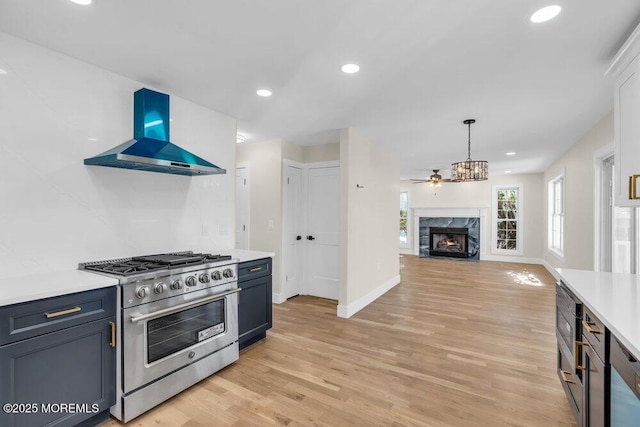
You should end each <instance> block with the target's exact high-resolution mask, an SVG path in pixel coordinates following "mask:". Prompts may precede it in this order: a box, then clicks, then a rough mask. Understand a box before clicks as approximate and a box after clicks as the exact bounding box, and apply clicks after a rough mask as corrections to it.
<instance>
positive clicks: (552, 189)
mask: <svg viewBox="0 0 640 427" xmlns="http://www.w3.org/2000/svg"><path fill="white" fill-rule="evenodd" d="M548 192H549V204H548V209H549V219H548V223H547V228H548V232H549V235H548V239H547V243H548V246H549V250H550V251H552V252H554V253H555V254H557V255H559V256H561V257H562V256H563V255H564V171H563V172H561V173H560V174H559V175H558V176H556V177H555V178H553V179H552V180H551V181H549V189H548Z"/></svg>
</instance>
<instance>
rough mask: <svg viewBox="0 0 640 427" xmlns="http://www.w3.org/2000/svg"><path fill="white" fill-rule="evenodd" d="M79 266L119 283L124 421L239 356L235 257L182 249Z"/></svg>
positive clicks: (120, 411)
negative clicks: (181, 250) (112, 278)
mask: <svg viewBox="0 0 640 427" xmlns="http://www.w3.org/2000/svg"><path fill="white" fill-rule="evenodd" d="M79 268H80V269H81V270H86V271H90V272H94V273H98V274H103V275H106V276H110V277H115V278H117V279H118V280H119V283H120V286H119V288H120V290H119V298H118V305H119V307H118V309H119V310H118V313H119V316H118V325H117V331H118V335H119V337H118V338H119V339H118V345H117V346H116V347H117V351H118V359H117V378H116V381H117V396H116V405H114V406H113V407H112V408H111V413H112V414H113V415H114V416H115V417H116V418H118V419H120V420H122V421H124V422H128V421H130V420H131V419H133V418H135V417H137V416H138V415H140V414H142V413H143V412H146V411H147V410H149V409H151V408H153V407H154V406H156V405H157V404H159V403H161V402H163V401H165V400H167V399H168V398H170V397H171V396H174V395H175V394H177V393H179V392H181V391H182V390H184V389H186V388H188V387H190V386H191V385H193V384H195V383H197V382H198V381H200V380H202V379H204V378H206V377H208V376H209V375H211V374H212V373H214V372H216V371H218V370H220V369H222V368H223V367H225V366H227V365H229V364H230V363H233V362H234V361H236V360H237V359H238V292H240V289H238V283H237V260H234V259H232V258H231V257H230V256H220V255H211V254H196V253H193V252H191V251H187V252H177V253H169V254H159V255H148V256H140V257H133V258H124V259H115V260H108V261H97V262H86V263H81V264H80V265H79Z"/></svg>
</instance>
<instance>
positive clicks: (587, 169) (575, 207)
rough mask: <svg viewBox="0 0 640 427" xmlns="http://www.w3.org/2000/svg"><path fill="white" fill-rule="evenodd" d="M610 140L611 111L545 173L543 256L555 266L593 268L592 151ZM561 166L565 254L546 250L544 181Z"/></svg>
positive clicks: (593, 172)
mask: <svg viewBox="0 0 640 427" xmlns="http://www.w3.org/2000/svg"><path fill="white" fill-rule="evenodd" d="M608 144H613V111H611V112H609V113H608V114H607V115H606V116H604V117H603V118H602V119H600V121H599V122H598V123H596V124H595V125H594V126H593V128H591V129H590V130H589V131H588V132H587V133H586V134H585V135H584V136H583V137H582V138H580V140H578V142H577V143H576V144H575V145H574V146H573V147H571V148H570V149H569V150H568V151H567V152H566V153H565V154H563V155H562V156H561V157H560V158H559V159H558V160H556V161H555V162H554V163H553V164H552V165H551V166H549V168H547V170H546V171H545V173H544V183H543V185H544V193H545V197H544V200H545V203H544V205H545V210H544V214H543V218H544V228H543V230H544V236H545V255H544V260H545V261H546V262H547V263H548V264H549V265H550V266H552V267H554V268H575V269H582V270H593V268H594V252H595V246H594V245H595V243H594V242H595V236H594V234H595V233H594V230H595V219H594V218H595V210H594V207H595V189H594V183H595V167H594V154H595V153H596V151H598V150H599V149H600V148H602V147H604V146H605V145H608ZM562 169H564V179H565V224H564V231H565V236H564V257H563V258H559V257H558V256H557V255H555V254H554V253H552V252H550V251H549V250H547V249H546V248H547V227H548V218H547V212H548V211H547V209H548V206H547V204H548V202H547V199H548V189H547V183H548V182H549V180H550V179H553V178H554V177H555V176H557V175H558V173H559V172H560V171H561V170H562Z"/></svg>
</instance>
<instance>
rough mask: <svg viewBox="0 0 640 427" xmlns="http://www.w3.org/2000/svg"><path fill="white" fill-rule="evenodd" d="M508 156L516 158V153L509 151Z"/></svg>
mask: <svg viewBox="0 0 640 427" xmlns="http://www.w3.org/2000/svg"><path fill="white" fill-rule="evenodd" d="M506 154H507V156H515V155H516V152H515V151H509V152H508V153H506Z"/></svg>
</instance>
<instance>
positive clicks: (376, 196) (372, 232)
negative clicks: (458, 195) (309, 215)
mask: <svg viewBox="0 0 640 427" xmlns="http://www.w3.org/2000/svg"><path fill="white" fill-rule="evenodd" d="M399 178H400V161H399V159H398V158H397V157H396V156H394V155H392V154H390V153H388V152H386V151H385V150H383V149H382V148H380V147H378V146H377V145H375V144H374V143H372V142H371V141H368V140H367V139H365V138H363V137H362V136H361V135H359V134H358V133H357V132H355V131H354V130H353V129H343V130H342V131H341V133H340V258H341V266H340V291H339V305H338V316H340V317H350V316H352V315H353V314H355V313H356V312H358V311H359V310H360V309H362V308H363V307H365V306H366V305H367V304H369V303H371V302H372V301H374V300H375V299H376V298H378V297H379V296H380V295H382V294H384V293H385V292H387V291H388V290H389V289H391V288H392V287H394V286H395V285H397V284H398V283H400V275H399V272H400V263H399V257H398V194H399V182H400V181H399ZM360 187H363V188H360Z"/></svg>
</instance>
